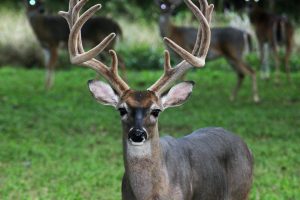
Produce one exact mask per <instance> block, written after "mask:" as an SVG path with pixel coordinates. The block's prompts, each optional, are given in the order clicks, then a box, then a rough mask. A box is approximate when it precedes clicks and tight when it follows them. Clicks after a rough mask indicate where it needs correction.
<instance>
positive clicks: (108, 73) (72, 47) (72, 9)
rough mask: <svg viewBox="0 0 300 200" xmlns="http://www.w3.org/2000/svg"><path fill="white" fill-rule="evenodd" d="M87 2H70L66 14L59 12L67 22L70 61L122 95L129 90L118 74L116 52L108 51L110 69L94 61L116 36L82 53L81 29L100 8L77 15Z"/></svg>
mask: <svg viewBox="0 0 300 200" xmlns="http://www.w3.org/2000/svg"><path fill="white" fill-rule="evenodd" d="M87 1H88V0H70V3H69V10H68V12H62V11H61V12H59V14H60V15H61V16H62V17H64V18H65V19H66V20H67V22H68V24H69V28H70V35H69V42H68V48H69V54H70V60H71V62H72V63H73V64H82V65H84V66H86V67H89V68H91V69H93V70H95V71H96V72H97V73H99V74H101V75H102V76H103V77H104V78H105V79H106V80H107V81H108V82H109V83H110V84H111V85H112V86H113V88H114V89H115V90H116V92H117V93H118V94H119V95H122V94H123V93H124V92H125V91H127V90H129V86H128V85H127V84H126V83H125V81H124V80H122V78H121V77H120V76H119V74H118V57H117V54H116V52H115V51H113V50H110V51H109V53H110V54H111V56H112V66H111V67H107V66H106V65H105V64H103V63H102V62H101V61H99V60H97V59H95V57H96V56H97V55H98V54H100V53H101V52H102V51H103V50H104V49H105V48H106V47H107V46H108V45H109V44H110V43H111V42H112V41H113V40H114V38H115V37H116V34H115V33H111V34H109V35H108V36H107V37H106V38H104V39H103V40H102V41H101V42H100V43H99V44H98V45H97V46H96V47H94V48H93V49H91V50H89V51H87V52H85V51H84V48H83V45H82V38H81V28H82V27H83V25H84V24H85V23H86V21H87V20H89V19H90V18H91V17H92V16H93V15H94V14H95V13H96V12H97V11H98V10H100V8H101V5H100V4H96V5H94V6H92V7H91V8H89V9H88V10H87V11H85V12H84V13H83V14H82V15H81V16H80V15H79V13H80V11H81V9H82V8H83V6H84V5H85V4H86V2H87Z"/></svg>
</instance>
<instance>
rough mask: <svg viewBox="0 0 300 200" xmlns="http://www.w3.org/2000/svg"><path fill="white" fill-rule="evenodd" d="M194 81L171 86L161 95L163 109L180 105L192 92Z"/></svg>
mask: <svg viewBox="0 0 300 200" xmlns="http://www.w3.org/2000/svg"><path fill="white" fill-rule="evenodd" d="M194 84H195V83H194V82H192V81H186V82H182V83H179V84H177V85H175V86H173V87H172V88H171V89H170V91H169V92H168V93H167V94H166V95H164V96H163V97H162V105H163V107H164V109H166V108H169V107H175V106H180V105H182V104H183V103H184V102H185V101H186V100H187V99H188V97H189V96H190V95H191V94H192V91H193V86H194Z"/></svg>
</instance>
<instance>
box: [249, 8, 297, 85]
mask: <svg viewBox="0 0 300 200" xmlns="http://www.w3.org/2000/svg"><path fill="white" fill-rule="evenodd" d="M249 17H250V21H251V23H252V25H253V26H254V29H255V33H256V37H257V40H258V44H259V49H260V65H261V71H262V78H269V75H270V66H269V63H268V59H269V58H268V57H269V48H271V49H272V54H273V57H274V61H275V68H276V76H275V80H276V81H277V82H278V81H279V70H280V67H279V65H280V58H279V54H278V53H279V52H278V51H279V47H280V46H284V47H285V58H284V63H285V70H286V74H287V78H288V80H289V81H290V66H289V60H290V56H291V53H292V48H293V44H294V39H293V38H294V27H293V25H292V23H291V22H290V21H289V19H288V18H287V17H286V16H282V15H275V14H272V13H270V12H267V11H265V10H263V9H261V8H259V7H257V6H255V5H254V6H253V7H252V8H250V12H249Z"/></svg>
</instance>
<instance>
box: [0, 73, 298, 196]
mask: <svg viewBox="0 0 300 200" xmlns="http://www.w3.org/2000/svg"><path fill="white" fill-rule="evenodd" d="M211 68H212V67H209V68H207V69H204V70H199V71H196V72H194V73H190V75H189V79H192V80H194V81H196V83H197V84H196V87H195V89H194V92H193V95H192V97H191V99H190V100H189V101H188V102H187V103H186V104H185V105H183V106H181V107H179V108H175V109H170V110H167V111H166V112H165V113H163V114H162V115H161V116H160V132H161V135H165V134H170V135H173V136H176V137H177V136H183V135H185V134H187V133H189V132H191V131H192V130H195V129H197V128H200V127H208V126H222V127H224V128H226V129H228V130H231V131H233V132H236V133H237V134H238V135H240V136H241V137H242V138H244V140H245V141H246V142H247V143H248V145H249V147H250V148H251V149H252V151H253V154H254V157H255V177H254V185H253V189H252V191H251V198H250V199H252V200H256V199H262V200H273V199H274V200H277V199H278V200H298V199H300V190H299V188H300V133H299V132H300V131H299V125H300V95H299V92H300V91H299V88H300V87H299V85H300V73H299V72H298V73H294V74H293V76H292V78H293V84H289V83H287V82H286V81H285V77H284V75H283V74H282V80H283V81H282V82H281V84H280V85H279V86H275V85H274V83H273V81H272V80H270V81H259V89H260V95H261V98H262V102H261V103H260V104H254V103H252V101H251V92H250V88H251V84H250V80H249V79H247V80H246V82H245V85H244V87H242V89H241V92H240V94H239V97H238V100H237V101H236V102H234V103H232V102H230V101H229V98H228V97H229V94H230V91H231V88H232V87H233V85H234V84H235V75H234V73H233V72H232V71H226V70H223V71H212V70H211ZM137 73H138V75H137ZM159 75H160V72H158V71H156V72H145V71H141V72H129V74H128V76H129V78H128V79H129V80H131V81H130V82H131V85H132V86H133V87H134V88H146V87H147V86H149V85H150V84H151V83H153V82H154V80H155V79H156V78H158V77H159ZM0 77H1V78H0V199H4V200H6V199H12V200H15V199H22V200H23V199H43V200H45V199H67V200H69V199H70V200H74V199H103V200H117V199H120V194H121V192H120V185H121V178H122V174H123V160H122V144H121V128H120V125H119V124H120V122H119V116H118V113H117V112H116V111H114V110H113V109H112V108H110V107H105V106H102V105H99V104H97V103H96V102H95V101H94V100H93V98H92V97H91V96H90V94H89V92H88V90H87V86H86V82H87V80H88V79H92V78H94V77H95V75H94V73H93V72H91V71H90V70H86V69H72V70H70V71H58V72H57V73H56V82H55V86H54V88H53V89H52V90H51V91H50V92H45V91H44V84H43V81H44V80H43V78H44V71H43V70H37V69H35V70H24V69H16V68H15V69H14V68H8V67H7V68H1V69H0ZM183 116H184V117H183Z"/></svg>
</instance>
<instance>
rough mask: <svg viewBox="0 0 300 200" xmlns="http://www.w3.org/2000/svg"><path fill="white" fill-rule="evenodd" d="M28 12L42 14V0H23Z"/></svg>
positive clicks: (43, 8) (43, 7)
mask: <svg viewBox="0 0 300 200" xmlns="http://www.w3.org/2000/svg"><path fill="white" fill-rule="evenodd" d="M23 2H24V4H25V7H26V10H27V12H28V13H35V14H44V13H45V6H44V2H43V1H42V0H23Z"/></svg>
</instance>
